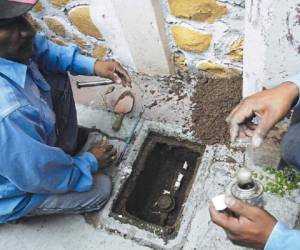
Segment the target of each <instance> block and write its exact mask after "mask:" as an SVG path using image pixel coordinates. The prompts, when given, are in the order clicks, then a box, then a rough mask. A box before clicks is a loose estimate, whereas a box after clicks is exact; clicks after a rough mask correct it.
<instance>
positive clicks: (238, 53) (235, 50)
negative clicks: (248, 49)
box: [227, 36, 244, 62]
mask: <svg viewBox="0 0 300 250" xmlns="http://www.w3.org/2000/svg"><path fill="white" fill-rule="evenodd" d="M243 55H244V37H242V36H241V37H239V38H238V39H237V40H235V41H234V42H233V43H232V44H231V45H230V47H229V51H228V53H227V57H228V59H229V60H230V61H233V62H242V61H243Z"/></svg>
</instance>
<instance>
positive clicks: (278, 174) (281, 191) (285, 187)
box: [253, 167, 300, 196]
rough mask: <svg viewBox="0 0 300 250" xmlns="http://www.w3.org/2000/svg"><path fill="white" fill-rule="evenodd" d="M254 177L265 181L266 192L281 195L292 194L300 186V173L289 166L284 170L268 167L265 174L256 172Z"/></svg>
mask: <svg viewBox="0 0 300 250" xmlns="http://www.w3.org/2000/svg"><path fill="white" fill-rule="evenodd" d="M255 174H256V176H255ZM253 177H254V178H256V179H258V180H260V181H262V182H263V183H264V191H265V192H268V193H273V194H277V195H280V196H284V195H291V193H292V191H293V190H296V189H299V187H300V173H297V172H296V171H294V170H293V169H292V168H289V167H286V168H284V169H282V170H276V169H274V168H272V167H267V168H266V169H265V174H261V175H258V174H257V173H254V176H253Z"/></svg>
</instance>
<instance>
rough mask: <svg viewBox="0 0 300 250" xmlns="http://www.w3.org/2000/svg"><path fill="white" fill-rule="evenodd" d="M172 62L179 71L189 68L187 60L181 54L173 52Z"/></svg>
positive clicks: (185, 70)
mask: <svg viewBox="0 0 300 250" xmlns="http://www.w3.org/2000/svg"><path fill="white" fill-rule="evenodd" d="M174 64H175V66H176V68H177V69H178V70H179V71H181V72H187V71H188V70H189V67H188V64H187V60H186V58H185V57H184V56H183V55H177V54H174Z"/></svg>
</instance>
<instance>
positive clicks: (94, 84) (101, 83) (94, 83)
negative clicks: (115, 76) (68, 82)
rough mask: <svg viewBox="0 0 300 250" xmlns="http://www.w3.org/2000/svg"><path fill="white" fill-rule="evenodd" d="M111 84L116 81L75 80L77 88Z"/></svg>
mask: <svg viewBox="0 0 300 250" xmlns="http://www.w3.org/2000/svg"><path fill="white" fill-rule="evenodd" d="M111 84H116V83H115V82H113V81H111V80H100V81H92V82H80V81H76V87H77V88H78V89H81V88H90V87H96V86H106V85H111Z"/></svg>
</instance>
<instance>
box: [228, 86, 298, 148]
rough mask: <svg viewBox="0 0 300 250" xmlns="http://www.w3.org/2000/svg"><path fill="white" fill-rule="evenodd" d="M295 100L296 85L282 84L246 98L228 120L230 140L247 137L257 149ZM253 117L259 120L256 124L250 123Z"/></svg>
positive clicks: (296, 96) (296, 94) (296, 93)
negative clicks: (250, 138)
mask: <svg viewBox="0 0 300 250" xmlns="http://www.w3.org/2000/svg"><path fill="white" fill-rule="evenodd" d="M298 97H299V88H298V87H297V85H296V84H294V83H293V82H285V83H282V84H280V85H279V86H277V87H275V88H272V89H268V90H264V91H261V92H259V93H256V94H254V95H252V96H249V97H247V98H245V99H244V100H242V101H241V103H240V104H239V105H237V106H236V107H235V108H234V109H233V111H232V112H231V113H230V115H229V116H228V117H227V120H226V121H227V122H228V123H229V125H230V135H231V140H232V141H234V140H235V139H236V138H237V137H243V136H249V137H252V143H253V146H259V145H260V144H261V143H262V142H263V139H264V138H265V137H266V136H267V134H268V132H269V131H270V129H271V128H272V127H273V126H274V125H275V124H276V123H277V122H279V121H280V120H281V119H283V118H284V117H285V116H286V115H287V113H288V112H289V111H290V109H291V108H292V106H293V104H294V103H295V101H296V100H297V98H298ZM253 117H258V118H259V123H258V124H253V123H252V118H253Z"/></svg>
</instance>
